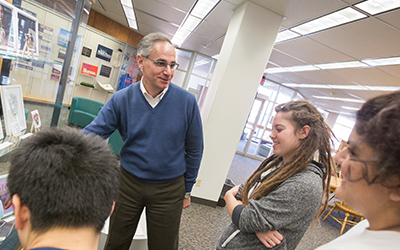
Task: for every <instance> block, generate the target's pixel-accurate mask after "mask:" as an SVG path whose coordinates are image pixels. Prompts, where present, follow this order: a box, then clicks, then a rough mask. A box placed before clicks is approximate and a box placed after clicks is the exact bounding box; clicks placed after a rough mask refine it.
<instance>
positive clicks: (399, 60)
mask: <svg viewBox="0 0 400 250" xmlns="http://www.w3.org/2000/svg"><path fill="white" fill-rule="evenodd" d="M361 61H362V62H363V63H366V64H368V65H370V66H373V67H375V66H386V65H396V64H400V57H390V58H379V59H365V60H361Z"/></svg>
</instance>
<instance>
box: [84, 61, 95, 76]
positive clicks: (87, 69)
mask: <svg viewBox="0 0 400 250" xmlns="http://www.w3.org/2000/svg"><path fill="white" fill-rule="evenodd" d="M98 68H99V67H96V66H94V65H91V64H88V63H82V69H81V74H83V75H88V76H94V77H96V76H97V70H98Z"/></svg>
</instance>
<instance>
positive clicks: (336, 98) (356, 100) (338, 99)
mask: <svg viewBox="0 0 400 250" xmlns="http://www.w3.org/2000/svg"><path fill="white" fill-rule="evenodd" d="M312 97H314V98H317V99H323V100H332V101H342V102H356V103H364V102H365V101H364V100H360V99H353V98H340V97H331V96H316V95H313V96H312Z"/></svg>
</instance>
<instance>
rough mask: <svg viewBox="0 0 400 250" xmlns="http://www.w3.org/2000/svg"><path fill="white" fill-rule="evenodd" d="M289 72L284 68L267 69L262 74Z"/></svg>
mask: <svg viewBox="0 0 400 250" xmlns="http://www.w3.org/2000/svg"><path fill="white" fill-rule="evenodd" d="M288 71H289V70H287V69H286V68H279V67H277V68H269V69H266V70H264V73H267V74H275V73H283V72H288Z"/></svg>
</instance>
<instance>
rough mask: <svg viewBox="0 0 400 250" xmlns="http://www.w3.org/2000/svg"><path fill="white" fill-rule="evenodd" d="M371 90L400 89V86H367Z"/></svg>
mask: <svg viewBox="0 0 400 250" xmlns="http://www.w3.org/2000/svg"><path fill="white" fill-rule="evenodd" d="M365 87H367V88H368V89H370V90H374V91H397V90H400V87H395V86H365Z"/></svg>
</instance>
